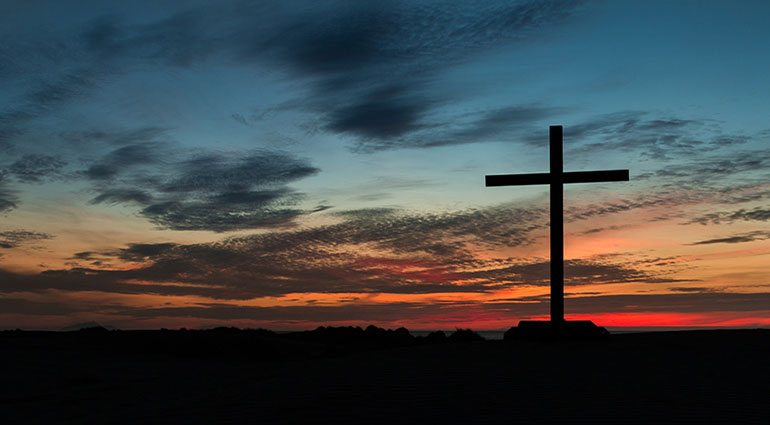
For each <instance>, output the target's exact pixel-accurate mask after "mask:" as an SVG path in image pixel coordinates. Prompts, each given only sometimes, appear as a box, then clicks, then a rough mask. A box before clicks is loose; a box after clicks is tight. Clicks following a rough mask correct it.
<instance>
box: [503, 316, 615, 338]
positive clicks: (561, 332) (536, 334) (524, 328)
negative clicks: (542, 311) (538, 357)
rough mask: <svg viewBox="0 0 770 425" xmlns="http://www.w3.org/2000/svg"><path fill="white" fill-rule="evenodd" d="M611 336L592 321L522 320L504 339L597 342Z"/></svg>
mask: <svg viewBox="0 0 770 425" xmlns="http://www.w3.org/2000/svg"><path fill="white" fill-rule="evenodd" d="M609 335H610V333H609V331H607V329H605V328H603V327H601V326H596V325H595V324H594V322H592V321H590V320H573V321H563V322H551V321H537V320H522V321H520V322H519V325H518V326H516V327H513V328H510V329H508V330H507V331H506V332H505V335H504V336H503V339H505V340H506V341H517V340H519V341H520V340H530V341H532V340H537V341H544V340H547V341H554V340H595V339H605V338H607V337H609Z"/></svg>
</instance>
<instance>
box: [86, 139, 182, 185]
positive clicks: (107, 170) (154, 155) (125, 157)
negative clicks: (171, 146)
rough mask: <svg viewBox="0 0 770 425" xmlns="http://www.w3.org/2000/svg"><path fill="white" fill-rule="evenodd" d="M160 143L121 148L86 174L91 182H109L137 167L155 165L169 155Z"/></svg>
mask: <svg viewBox="0 0 770 425" xmlns="http://www.w3.org/2000/svg"><path fill="white" fill-rule="evenodd" d="M166 148H167V147H166V146H164V145H163V144H160V143H153V142H142V143H135V144H130V145H127V146H123V147H120V148H118V149H115V150H113V151H112V152H110V153H109V154H107V155H106V156H105V157H104V158H102V159H101V160H100V161H98V162H96V163H94V164H93V165H91V166H90V167H88V169H87V170H86V171H85V172H84V175H85V177H87V178H89V179H91V180H107V179H111V178H113V177H115V176H117V175H118V174H119V173H120V172H122V171H124V170H126V169H128V168H131V167H133V166H136V165H147V164H153V163H157V162H158V161H160V158H161V157H163V156H165V155H164V154H169V153H170V152H168V149H166Z"/></svg>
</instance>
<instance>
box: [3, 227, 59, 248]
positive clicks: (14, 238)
mask: <svg viewBox="0 0 770 425" xmlns="http://www.w3.org/2000/svg"><path fill="white" fill-rule="evenodd" d="M51 238H53V235H49V234H47V233H38V232H30V231H28V230H8V231H5V232H0V248H6V249H8V248H16V247H17V246H19V245H21V244H23V243H27V242H32V241H40V240H45V239H51Z"/></svg>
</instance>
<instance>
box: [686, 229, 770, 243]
mask: <svg viewBox="0 0 770 425" xmlns="http://www.w3.org/2000/svg"><path fill="white" fill-rule="evenodd" d="M766 239H770V232H765V231H760V230H758V231H755V232H749V233H744V234H740V235H735V236H729V237H726V238H715V239H707V240H703V241H698V242H693V243H691V244H690V245H711V244H717V243H742V242H753V241H761V240H766Z"/></svg>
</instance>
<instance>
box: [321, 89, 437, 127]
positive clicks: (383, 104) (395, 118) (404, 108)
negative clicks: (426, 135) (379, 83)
mask: <svg viewBox="0 0 770 425" xmlns="http://www.w3.org/2000/svg"><path fill="white" fill-rule="evenodd" d="M428 108H429V105H428V104H425V103H424V102H417V101H415V99H414V97H413V94H411V93H404V92H403V90H398V89H393V88H391V89H385V90H380V91H378V92H375V93H370V94H368V95H366V96H365V97H364V98H363V99H362V101H361V102H360V103H356V104H354V105H350V106H347V107H343V108H338V109H337V110H335V111H333V112H332V113H331V114H330V117H329V124H327V127H326V128H327V129H329V130H331V131H333V132H335V133H349V134H355V135H358V136H361V137H363V138H364V139H372V138H373V139H390V138H394V137H399V136H402V135H404V134H406V133H410V132H413V131H415V130H416V129H418V128H419V127H421V125H420V124H419V122H420V118H421V115H422V114H423V113H425V112H426V111H427V109H428Z"/></svg>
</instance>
